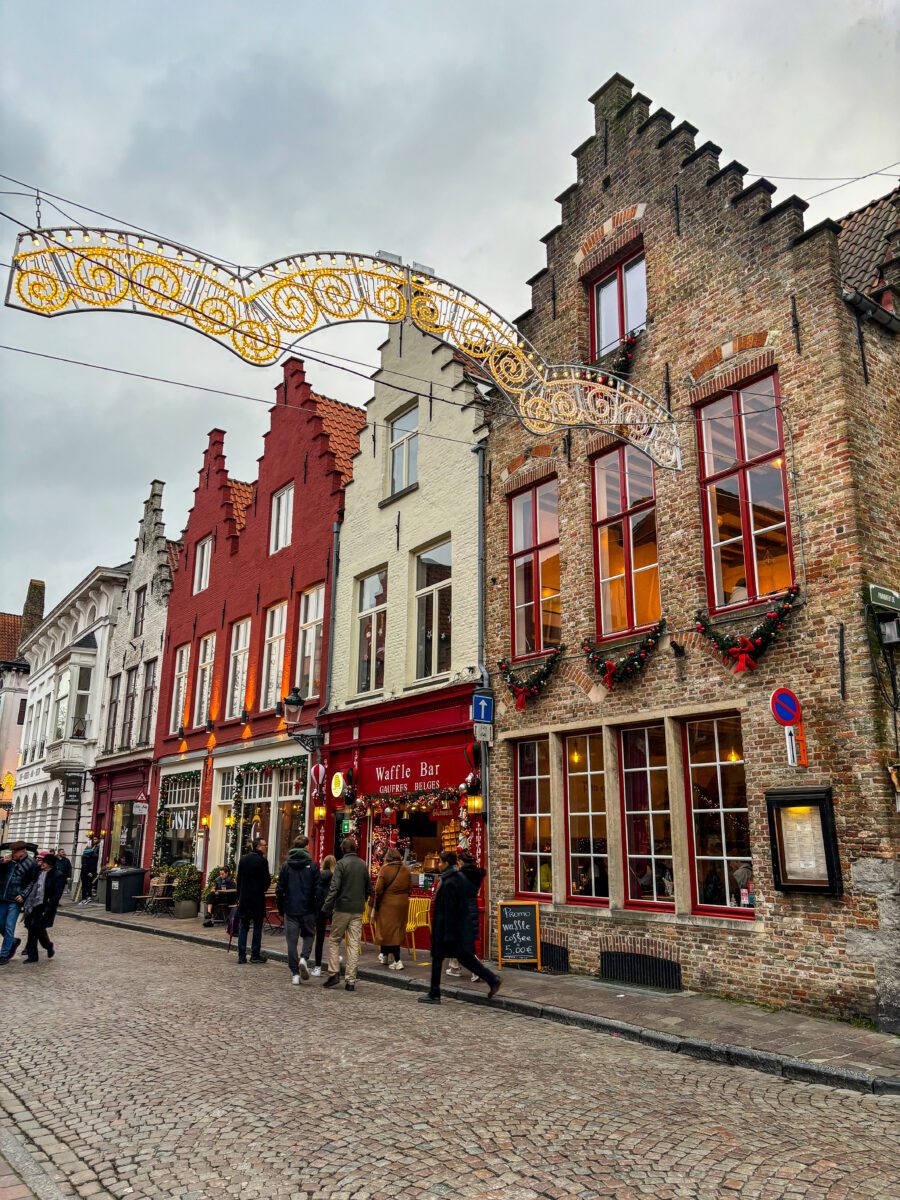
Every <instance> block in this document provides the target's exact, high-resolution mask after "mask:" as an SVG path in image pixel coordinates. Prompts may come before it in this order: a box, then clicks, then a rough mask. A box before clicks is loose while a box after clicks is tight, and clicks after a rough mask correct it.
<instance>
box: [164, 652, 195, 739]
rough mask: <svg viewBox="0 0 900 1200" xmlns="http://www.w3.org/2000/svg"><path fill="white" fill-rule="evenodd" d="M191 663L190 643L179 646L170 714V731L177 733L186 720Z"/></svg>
mask: <svg viewBox="0 0 900 1200" xmlns="http://www.w3.org/2000/svg"><path fill="white" fill-rule="evenodd" d="M190 665H191V647H190V644H186V645H184V646H179V647H178V649H177V650H176V651H175V677H174V680H173V682H172V712H171V714H170V716H169V733H177V732H178V730H179V728H180V726H181V725H182V723H183V721H184V701H185V697H186V696H187V682H188V668H189V667H190Z"/></svg>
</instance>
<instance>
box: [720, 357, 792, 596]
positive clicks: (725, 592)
mask: <svg viewBox="0 0 900 1200" xmlns="http://www.w3.org/2000/svg"><path fill="white" fill-rule="evenodd" d="M698 423H699V434H700V484H701V488H702V492H703V498H704V509H705V523H706V547H707V555H708V572H707V586H708V590H709V600H710V606H711V607H714V608H723V607H727V606H730V605H734V604H743V603H746V602H748V601H753V600H757V599H760V598H762V597H764V596H768V595H771V594H772V593H774V592H780V591H783V590H784V589H786V588H788V587H789V586H790V585H791V583H792V582H793V569H792V565H791V544H790V527H789V522H788V515H787V487H786V478H787V476H786V472H785V465H784V440H783V435H782V428H781V414H780V412H779V409H778V396H777V391H776V379H775V376H774V375H770V376H768V377H767V378H765V379H759V380H757V381H756V382H755V383H752V384H749V385H748V386H747V387H746V388H743V389H742V390H741V391H737V392H730V393H729V394H728V395H727V396H722V397H721V398H720V399H718V400H713V401H712V403H710V404H707V405H705V406H704V407H703V408H701V409H700V410H699V413H698Z"/></svg>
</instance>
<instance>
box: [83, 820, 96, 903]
mask: <svg viewBox="0 0 900 1200" xmlns="http://www.w3.org/2000/svg"><path fill="white" fill-rule="evenodd" d="M99 870H100V839H99V838H98V837H94V835H93V834H91V836H90V837H89V838H88V844H87V845H86V846H85V848H84V850H82V852H81V903H82V904H90V903H91V900H92V899H93V896H94V880H95V879H96V878H97V873H98V871H99Z"/></svg>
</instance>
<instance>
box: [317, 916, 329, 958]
mask: <svg viewBox="0 0 900 1200" xmlns="http://www.w3.org/2000/svg"><path fill="white" fill-rule="evenodd" d="M330 919H331V918H330V917H326V916H325V914H324V913H319V915H318V916H317V917H316V966H317V967H321V965H322V948H323V947H324V945H325V930H326V929H327V928H328V922H329V920H330Z"/></svg>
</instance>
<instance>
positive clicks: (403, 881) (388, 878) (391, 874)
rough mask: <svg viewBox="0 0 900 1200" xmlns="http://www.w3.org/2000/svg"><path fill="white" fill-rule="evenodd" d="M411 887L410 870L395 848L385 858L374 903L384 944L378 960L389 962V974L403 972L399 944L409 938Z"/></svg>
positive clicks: (376, 885)
mask: <svg viewBox="0 0 900 1200" xmlns="http://www.w3.org/2000/svg"><path fill="white" fill-rule="evenodd" d="M411 886H412V876H411V875H410V873H409V868H408V867H406V866H404V865H403V855H402V854H401V853H400V851H399V850H396V849H395V848H394V847H393V846H392V847H391V849H390V850H388V852H387V854H386V855H385V856H384V866H383V867H382V868H381V872H380V874H379V876H378V881H377V883H376V884H375V901H374V904H375V915H376V917H377V919H378V937H379V940H380V942H381V953H380V954H379V955H378V961H379V962H380V963H387V965H388V970H390V971H402V970H403V963H402V962H401V961H400V944H401V942H402V941H403V939H404V937H405V936H406V923H407V920H408V919H409V891H410V888H411Z"/></svg>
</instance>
